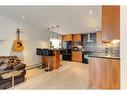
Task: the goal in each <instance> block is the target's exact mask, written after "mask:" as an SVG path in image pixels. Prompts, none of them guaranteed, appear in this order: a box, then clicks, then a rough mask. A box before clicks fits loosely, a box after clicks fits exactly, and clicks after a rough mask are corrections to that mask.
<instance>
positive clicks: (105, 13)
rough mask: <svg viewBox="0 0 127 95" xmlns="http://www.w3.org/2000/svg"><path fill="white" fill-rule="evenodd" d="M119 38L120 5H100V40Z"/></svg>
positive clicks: (108, 40) (106, 40)
mask: <svg viewBox="0 0 127 95" xmlns="http://www.w3.org/2000/svg"><path fill="white" fill-rule="evenodd" d="M113 39H118V40H119V39H120V6H102V40H103V41H104V42H110V41H112V40H113Z"/></svg>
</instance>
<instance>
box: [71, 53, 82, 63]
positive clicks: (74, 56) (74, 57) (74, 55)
mask: <svg viewBox="0 0 127 95" xmlns="http://www.w3.org/2000/svg"><path fill="white" fill-rule="evenodd" d="M72 60H73V61H77V62H82V52H78V51H73V52H72Z"/></svg>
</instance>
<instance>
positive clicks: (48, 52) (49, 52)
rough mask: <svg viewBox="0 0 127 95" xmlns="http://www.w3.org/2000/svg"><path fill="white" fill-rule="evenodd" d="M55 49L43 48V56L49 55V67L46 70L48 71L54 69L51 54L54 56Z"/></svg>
mask: <svg viewBox="0 0 127 95" xmlns="http://www.w3.org/2000/svg"><path fill="white" fill-rule="evenodd" d="M53 55H54V54H53V50H49V49H42V56H47V57H48V67H47V68H46V69H45V70H44V71H46V72H49V71H52V70H53V68H50V65H51V56H53Z"/></svg>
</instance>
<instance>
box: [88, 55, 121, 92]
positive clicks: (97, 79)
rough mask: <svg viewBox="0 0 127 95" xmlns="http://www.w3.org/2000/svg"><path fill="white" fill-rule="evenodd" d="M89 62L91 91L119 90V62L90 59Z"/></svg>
mask: <svg viewBox="0 0 127 95" xmlns="http://www.w3.org/2000/svg"><path fill="white" fill-rule="evenodd" d="M89 62H90V63H89V64H90V68H89V70H90V86H91V87H92V88H93V89H120V60H117V59H107V58H94V57H90V61H89Z"/></svg>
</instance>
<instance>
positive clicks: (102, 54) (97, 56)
mask: <svg viewBox="0 0 127 95" xmlns="http://www.w3.org/2000/svg"><path fill="white" fill-rule="evenodd" d="M89 57H96V58H108V59H118V60H120V56H118V55H116V54H105V53H93V54H91V55H89Z"/></svg>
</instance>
